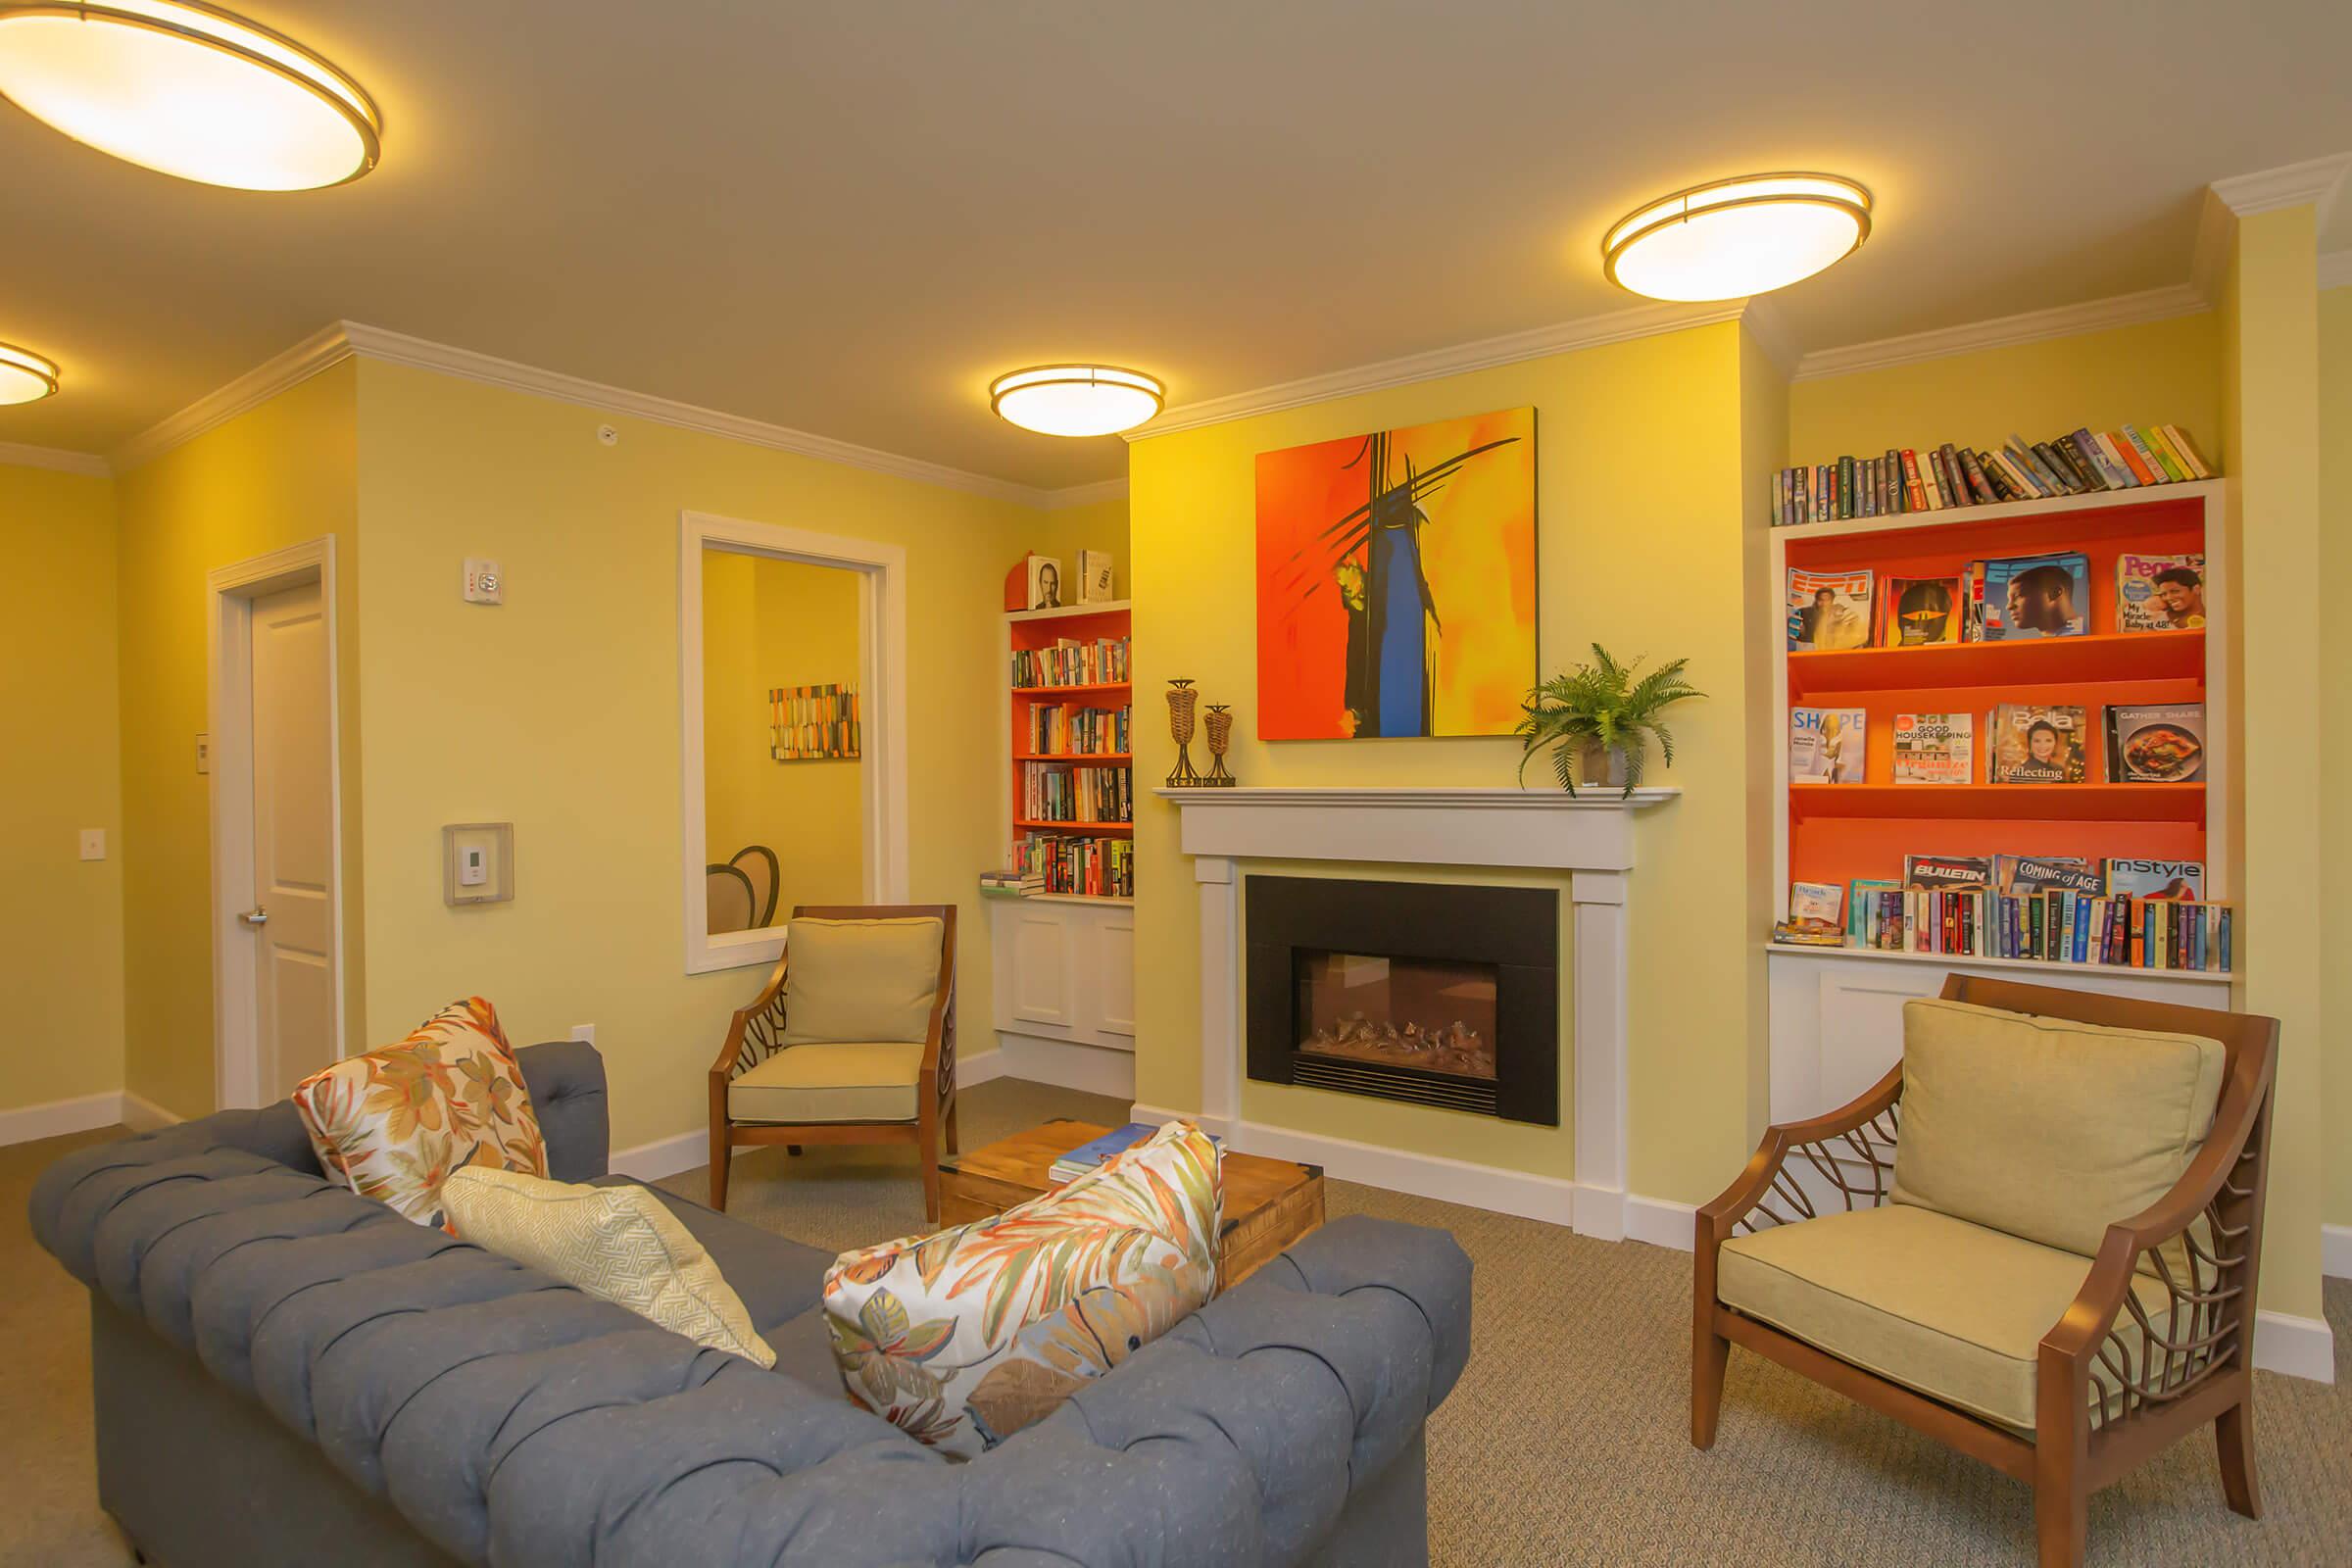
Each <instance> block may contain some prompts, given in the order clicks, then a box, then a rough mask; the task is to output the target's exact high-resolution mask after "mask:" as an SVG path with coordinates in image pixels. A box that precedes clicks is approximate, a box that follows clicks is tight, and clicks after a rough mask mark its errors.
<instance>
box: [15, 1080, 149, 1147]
mask: <svg viewBox="0 0 2352 1568" xmlns="http://www.w3.org/2000/svg"><path fill="white" fill-rule="evenodd" d="M122 1119H123V1092H122V1091H121V1090H119V1089H116V1090H109V1091H108V1092H107V1093H105V1094H102V1095H82V1096H80V1097H79V1098H77V1099H73V1100H52V1101H48V1102H46V1103H42V1104H38V1105H20V1106H19V1107H17V1108H16V1109H15V1110H0V1145H8V1144H29V1143H31V1142H33V1141H34V1140H36V1139H41V1138H63V1137H65V1136H66V1134H68V1133H86V1132H88V1131H89V1130H90V1129H91V1128H93V1127H112V1126H113V1125H115V1123H117V1122H119V1121H121V1120H122Z"/></svg>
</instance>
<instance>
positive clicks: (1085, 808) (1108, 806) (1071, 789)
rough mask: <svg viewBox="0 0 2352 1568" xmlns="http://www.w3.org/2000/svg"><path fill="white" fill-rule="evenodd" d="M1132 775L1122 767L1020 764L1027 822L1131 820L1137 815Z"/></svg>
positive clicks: (1022, 817)
mask: <svg viewBox="0 0 2352 1568" xmlns="http://www.w3.org/2000/svg"><path fill="white" fill-rule="evenodd" d="M1131 777H1132V775H1131V774H1130V773H1129V772H1128V771H1127V769H1125V768H1123V767H1070V766H1067V765H1065V764H1059V763H1054V762H1023V763H1022V764H1021V819H1022V820H1023V821H1025V822H1128V821H1133V820H1134V818H1135V801H1134V798H1133V790H1132V787H1131V785H1130V782H1129V781H1130V779H1131Z"/></svg>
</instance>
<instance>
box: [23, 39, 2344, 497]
mask: <svg viewBox="0 0 2352 1568" xmlns="http://www.w3.org/2000/svg"><path fill="white" fill-rule="evenodd" d="M231 4H232V6H235V7H237V8H239V9H241V10H242V11H244V12H245V13H246V14H248V15H250V16H251V17H253V19H254V20H256V21H259V22H262V23H265V24H267V25H271V26H274V27H278V28H280V29H281V30H284V31H286V32H289V33H291V34H293V35H294V36H296V37H298V38H300V39H302V40H303V41H305V42H307V43H309V44H310V45H311V46H312V47H314V48H316V49H318V50H319V52H321V53H323V54H325V55H326V56H328V57H329V58H330V59H332V60H334V61H335V62H337V63H338V64H339V65H341V66H343V67H344V68H345V69H346V70H348V71H350V72H351V73H354V74H355V75H357V76H358V77H359V78H360V80H361V81H362V82H364V83H365V84H366V85H367V87H368V90H369V91H370V92H371V93H373V94H374V96H375V98H376V100H377V102H378V104H379V105H380V106H381V108H382V110H383V116H384V158H383V164H382V166H381V167H380V168H379V169H378V170H377V171H376V172H374V173H373V174H371V175H369V176H368V177H367V178H366V179H363V180H361V181H360V182H358V183H357V184H354V185H350V186H345V187H341V188H338V189H333V190H327V191H319V192H312V193H307V194H300V195H273V196H266V195H255V194H247V193H241V192H230V191H221V190H216V189H212V188H210V187H205V186H199V185H193V184H187V183H183V182H180V181H177V180H173V179H170V178H167V177H165V176H162V175H159V174H154V173H150V172H146V171H143V170H139V169H134V168H131V167H129V166H127V165H124V164H120V163H117V162H115V161H113V160H111V159H108V158H106V157H103V156H101V155H99V154H97V153H94V152H91V151H89V150H88V149H85V148H82V147H79V146H76V145H74V144H73V143H71V142H69V141H67V140H65V139H64V138H63V137H61V136H58V135H57V134H55V133H54V132H51V131H49V130H47V129H46V128H45V127H43V126H41V125H39V124H37V123H33V122H32V121H30V120H29V119H27V118H26V117H25V115H23V114H22V113H20V112H18V111H16V110H15V109H13V108H10V107H8V106H5V105H0V233H5V234H6V235H7V236H8V242H7V243H5V244H0V340H13V341H17V342H21V343H24V344H25V345H27V346H29V347H33V348H36V349H39V350H41V351H43V352H46V353H50V354H52V355H54V356H55V357H56V358H57V359H58V360H60V361H61V362H62V363H63V365H64V367H65V372H66V377H67V383H66V385H67V390H66V392H65V394H64V395H61V396H59V397H56V398H53V399H50V400H48V401H47V402H45V403H42V404H36V405H32V406H29V407H25V408H19V409H0V442H12V443H25V444H29V445H36V446H49V447H60V448H66V449H71V450H79V451H106V450H109V449H111V448H113V447H114V446H116V445H118V444H119V443H121V442H123V440H125V439H126V438H128V437H129V436H131V435H133V434H135V433H137V432H139V431H140V430H143V429H145V428H146V427H148V426H149V425H151V424H153V423H155V422H156V421H157V420H158V419H160V418H162V417H165V416H167V415H169V414H171V413H172V412H174V411H176V410H178V409H180V408H182V407H184V406H185V405H187V404H188V403H190V402H192V401H194V400H195V399H196V398H197V397H199V396H201V395H202V394H204V393H205V392H208V391H210V390H212V389H213V388H215V387H217V386H219V385H220V384H221V383H222V382H224V381H226V380H228V379H230V378H231V377H233V376H235V375H237V374H239V373H240V372H242V371H244V370H246V369H249V368H252V367H253V366H255V365H257V364H259V363H260V362H262V361H263V360H265V359H268V358H269V357H270V356H271V355H272V354H275V353H277V352H278V351H279V350H282V349H284V348H286V347H287V346H289V345H290V344H292V343H294V342H295V341H297V340H298V339H300V338H302V337H304V336H306V335H308V334H309V333H311V332H313V331H315V330H317V329H318V328H319V327H320V326H321V325H323V324H325V323H326V322H328V321H331V320H334V319H356V320H360V321H366V322H369V323H371V324H374V325H378V326H382V327H386V328H389V329H391V330H393V331H397V332H403V333H409V334H413V335H416V336H418V337H423V338H428V339H432V340H435V341H438V342H443V343H449V344H454V345H458V346H461V347H464V348H467V349H472V350H475V351H478V352H481V353H485V354H492V355H497V356H500V357H503V358H506V359H510V360H517V361H521V362H523V363H526V364H529V365H533V366H538V367H543V368H548V369H553V370H558V371H562V372H565V373H567V374H571V375H577V376H582V377H586V378H588V379H591V380H595V381H600V382H605V383H609V384H613V385H616V386H623V387H628V388H631V389H633V390H636V391H640V392H645V393H651V394H657V395H660V396H662V397H667V398H673V399H677V400H679V401H682V402H687V403H692V404H697V405H701V406H704V407H708V408H712V409H718V410H723V411H725V412H727V413H731V414H736V415H742V416H746V417H754V418H758V419H762V420H766V421H769V422H772V423H776V424H783V425H789V426H794V427H797V428H800V429H804V430H809V431H813V432H816V433H819V434H822V435H826V436H831V437H834V438H836V439H840V440H844V441H850V442H856V443H858V444H861V445H864V446H869V447H875V448H879V449H882V450H885V451H889V452H895V453H900V454H904V455H907V456H910V457H915V458H921V459H926V460H929V461H931V462H935V463H942V464H947V465H950V466H955V467H957V468H962V469H966V470H970V471H973V472H977V473H983V474H988V475H992V476H996V477H999V478H1004V479H1008V480H1012V481H1016V482H1018V483H1022V484H1027V485H1036V486H1045V487H1059V486H1066V485H1073V484H1081V483H1086V482H1090V481H1095V480H1100V479H1104V478H1109V477H1114V476H1116V475H1118V474H1120V473H1123V472H1124V471H1125V462H1126V458H1125V452H1124V450H1123V448H1122V446H1121V444H1120V442H1119V441H1118V440H1117V438H1115V437H1104V438H1102V439H1098V440H1092V441H1062V440H1055V439H1054V438H1052V437H1047V436H1038V435H1032V434H1029V433H1028V432H1025V431H1021V430H1017V429H1014V428H1013V427H1011V426H1009V425H1006V424H1004V423H1002V422H1001V421H999V420H997V419H996V418H995V417H992V416H991V415H990V414H989V412H988V406H987V400H986V396H985V386H986V383H987V381H988V379H989V377H990V376H991V375H992V374H994V373H996V372H998V371H1001V370H1005V369H1009V368H1015V367H1018V366H1022V365H1027V364H1030V363H1033V362H1035V361H1038V360H1042V359H1049V358H1060V357H1063V356H1070V357H1095V358H1101V359H1103V360H1107V361H1111V362H1115V363H1119V364H1126V365H1133V366H1136V367H1138V368H1144V369H1149V370H1152V371H1154V372H1155V373H1158V374H1160V375H1162V376H1164V378H1165V379H1166V381H1167V383H1168V387H1169V394H1170V400H1171V402H1172V403H1175V404H1179V405H1181V404H1187V403H1194V402H1199V401H1201V400H1204V399H1209V398H1216V397H1221V396H1225V395H1229V394H1232V393H1236V392H1241V391H1244V390H1247V389H1250V388H1254V387H1259V386H1264V385H1268V384H1271V383H1275V382H1282V381H1288V380H1293V379H1297V378H1299V377H1302V376H1308V375H1313V374H1317V373H1321V372H1325V371H1331V370H1336V369H1341V368H1347V367H1350V366H1356V365H1363V364H1367V363H1371V362H1376V361H1381V360H1386V359H1391V358H1395V357H1398V356H1402V355H1408V354H1414V353H1419V352H1422V351H1426V350H1431V349H1437V348H1442V347H1445V346H1447V345H1451V344H1456V343H1461V342H1465V341H1469V340H1472V339H1478V338H1485V337H1491V336H1496V335H1499V334H1503V333H1508V332H1514V331H1520V330H1524V329H1527V328H1532V327H1537V326H1543V325H1546V324H1549V323H1553V322H1559V321H1564V320H1570V319H1577V318H1580V317H1587V316H1593V315H1598V314H1601V313H1605V312H1611V311H1616V310H1621V309H1624V308H1625V307H1627V306H1629V305H1632V304H1636V303H1638V302H1637V301H1635V300H1634V299H1633V298H1632V297H1631V296H1628V295H1625V294H1623V293H1620V292H1618V291H1617V290H1615V289H1613V288H1612V287H1611V286H1610V285H1608V284H1607V283H1606V282H1604V281H1603V280H1602V278H1601V276H1600V270H1599V259H1598V255H1597V243H1598V239H1599V235H1600V233H1601V231H1602V230H1603V229H1604V228H1605V227H1606V226H1607V225H1608V224H1609V223H1610V222H1611V221H1614V220H1615V219H1617V218H1619V217H1621V216H1623V215H1624V214H1625V213H1626V212H1627V211H1628V210H1630V209H1631V208H1633V207H1634V206H1635V205H1636V204H1638V203H1640V202H1642V201H1643V200H1644V199H1647V198H1650V197H1654V196H1657V195H1660V194H1662V193H1664V192H1666V191H1669V190H1672V189H1674V188H1676V187H1678V186H1681V185H1685V184H1690V183H1693V182H1695V181H1698V180H1701V179H1707V178H1713V177H1718V176H1721V175H1725V174H1731V173H1739V172H1750V171H1756V170H1771V169H1826V170H1831V171H1835V172H1842V173H1848V174H1852V175H1854V176H1857V177H1859V178H1860V179H1861V180H1863V181H1864V182H1865V183H1866V184H1868V185H1869V186H1870V187H1871V188H1872V189H1873V191H1874V192H1875V193H1876V195H1877V199H1878V230H1877V233H1876V234H1875V235H1874V236H1873V238H1872V240H1871V242H1870V243H1869V245H1867V246H1866V247H1865V248H1864V249H1863V251H1862V252H1861V253H1860V254H1859V255H1857V256H1855V257H1853V258H1852V259H1850V260H1848V261H1847V262H1845V263H1844V264H1842V265H1840V266H1839V267H1838V268H1835V269H1833V270H1831V271H1829V272H1828V273H1825V274H1823V275H1822V276H1820V277H1818V278H1814V279H1811V280H1809V281H1807V282H1804V283H1800V284H1798V285H1796V286H1795V287H1793V288H1791V289H1789V290H1787V291H1786V292H1785V293H1783V294H1780V295H1777V296H1775V304H1776V306H1777V307H1778V308H1779V310H1780V312H1781V314H1782V319H1783V320H1784V322H1785V323H1786V326H1787V328H1788V329H1789V335H1791V336H1792V337H1793V338H1794V339H1795V346H1796V347H1798V348H1800V349H1819V348H1826V347H1831V346H1835V345H1839V344H1846V343H1854V342H1862V341H1868V340H1872V339H1877V338H1882V337H1887V336H1893V335H1897V334H1902V333H1910V332H1917V331H1922V330H1926V329H1929V328H1934V327H1939V326H1947V325H1952V324H1955V323H1959V322H1965V321H1974V320H1981V319H1986V318H1991V317H1999V316H2006V315H2011V314H2014V313H2018V312H2024V311H2031V310H2037V309H2042V308H2045V307H2051V306H2059V305H2066V304H2072V303H2076V302H2080V301H2085V300H2093V299H2100V298H2105V297H2107V296H2112V295H2118V294H2126V293H2131V292H2134V291H2137V290H2142V289H2148V288H2152V287H2157V286H2160V285H2165V284H2171V283H2178V282H2180V281H2182V280H2184V279H2185V278H2186V277H2187V276H2188V270H2189V262H2190V255H2191V252H2192V249H2193V246H2194V241H2195V235H2196V228H2197V221H2198V213H2199V207H2200V201H2201V193H2202V191H2203V189H2204V187H2205V186H2206V185H2207V184H2208V183H2209V182H2210V181H2212V180H2215V179H2217V178H2223V177H2226V176H2229V175H2232V174H2239V173H2245V172H2251V171H2256V170H2265V169H2271V168H2275V167H2278V166H2279V165H2284V164H2291V163H2295V162H2299V161H2301V160H2304V159H2309V158H2314V157H2318V156H2321V155H2324V154H2329V153H2335V152H2339V151H2342V150H2344V149H2346V148H2352V87H2348V86H2347V78H2346V75H2345V63H2346V62H2347V61H2352V5H2347V4H2345V3H2343V0H2279V3H2259V4H2253V5H2241V6H2229V7H2225V6H2219V5H2212V4H2202V3H2199V4H2192V3H2187V0H2153V3H2142V4H2126V3H2120V0H2118V3H2102V4H2088V3H2082V0H2074V3H2052V0H2040V3H2033V4H2028V3H2020V0H1984V3H1980V4H1974V5H1970V6H1965V7H1959V8H1954V7H1951V6H1912V5H1892V6H1890V5H1887V4H1886V3H1885V0H1870V3H1860V0H1855V3H1841V0H1814V3H1807V0H1789V3H1783V4H1778V5H1769V6H1767V5H1757V4H1752V3H1745V4H1694V3H1683V4H1675V3H1660V0H1652V3H1650V4H1647V5H1645V6H1642V7H1640V8H1636V7H1633V6H1630V5H1619V6H1608V7H1600V6H1584V7H1572V6H1568V5H1563V4H1557V3H1542V0H1450V3H1446V0H1166V3H1162V4H1156V5H1149V6H1147V5H1143V4H1125V5H1112V4H1103V3H1101V0H1091V3H1090V0H981V3H973V0H895V3H894V0H846V3H816V0H791V3H784V4H753V3H746V0H666V3H663V4H645V3H632V0H501V3H493V4H483V3H481V0H403V3H401V4H394V5H388V4H384V3H382V0H231ZM2338 208H2339V210H2338V211H2337V212H2336V214H2335V216H2334V218H2333V220H2332V222H2331V225H2330V230H2329V232H2328V233H2327V234H2326V235H2324V236H2323V241H2322V243H2323V248H2328V249H2332V248H2336V247H2339V246H2343V245H2346V244H2352V201H2347V202H2343V203H2339V204H2338Z"/></svg>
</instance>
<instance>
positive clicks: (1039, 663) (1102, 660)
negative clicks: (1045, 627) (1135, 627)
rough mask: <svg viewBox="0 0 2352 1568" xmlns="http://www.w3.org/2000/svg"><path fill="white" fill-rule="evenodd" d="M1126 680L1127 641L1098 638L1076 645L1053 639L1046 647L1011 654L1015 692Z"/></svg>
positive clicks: (1021, 650) (1068, 641) (1118, 638)
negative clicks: (1051, 643) (1048, 646)
mask: <svg viewBox="0 0 2352 1568" xmlns="http://www.w3.org/2000/svg"><path fill="white" fill-rule="evenodd" d="M1125 679H1127V639H1126V638H1124V637H1098V638H1096V639H1094V640H1093V641H1092V642H1078V641H1076V640H1074V639H1071V638H1068V637H1061V638H1056V639H1055V640H1054V645H1053V646H1052V647H1050V648H1016V649H1014V650H1013V651H1012V684H1013V686H1014V688H1015V689H1016V690H1020V691H1035V690H1037V689H1038V688H1040V687H1045V686H1103V685H1110V684H1114V683H1116V682H1120V681H1124V680H1125Z"/></svg>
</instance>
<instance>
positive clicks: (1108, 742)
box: [1028, 707, 1127, 757]
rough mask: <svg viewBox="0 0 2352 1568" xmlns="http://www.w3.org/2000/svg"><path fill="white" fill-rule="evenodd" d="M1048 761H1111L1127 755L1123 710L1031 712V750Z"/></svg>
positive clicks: (1093, 709) (1090, 709) (1050, 709)
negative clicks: (1095, 758) (1093, 759)
mask: <svg viewBox="0 0 2352 1568" xmlns="http://www.w3.org/2000/svg"><path fill="white" fill-rule="evenodd" d="M1028 749H1029V750H1030V751H1032V752H1039V753H1043V754H1045V755H1047V756H1049V757H1112V756H1124V755H1126V752H1127V710H1126V709H1124V708H1052V707H1035V708H1031V709H1030V710H1029V747H1028Z"/></svg>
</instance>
